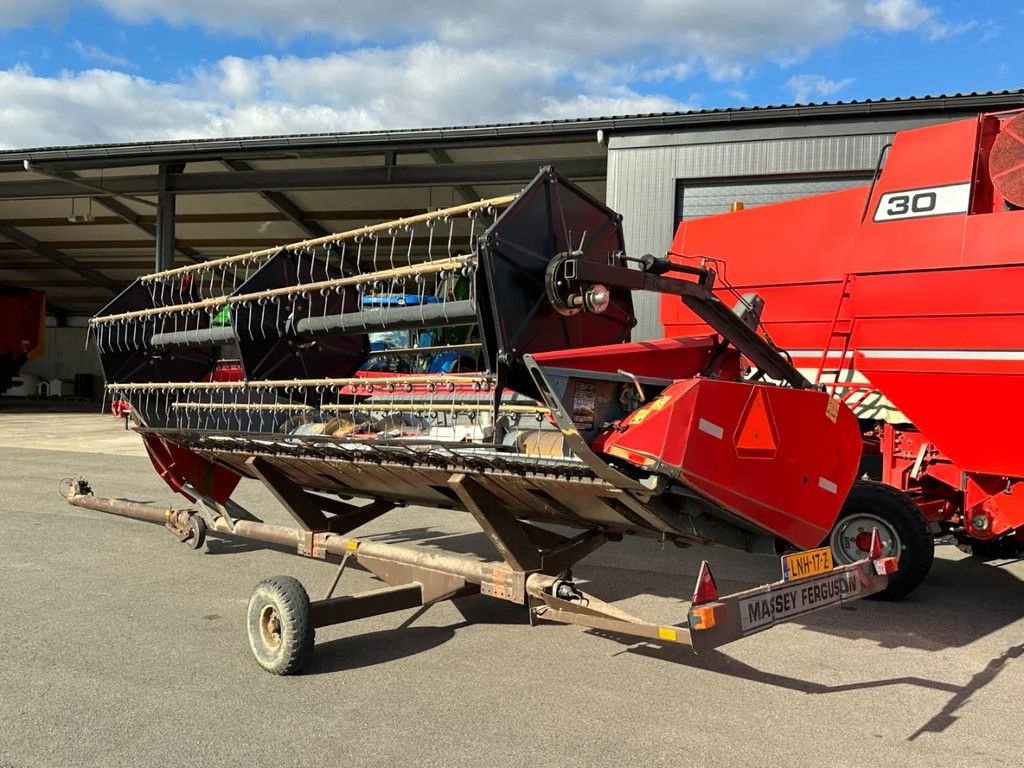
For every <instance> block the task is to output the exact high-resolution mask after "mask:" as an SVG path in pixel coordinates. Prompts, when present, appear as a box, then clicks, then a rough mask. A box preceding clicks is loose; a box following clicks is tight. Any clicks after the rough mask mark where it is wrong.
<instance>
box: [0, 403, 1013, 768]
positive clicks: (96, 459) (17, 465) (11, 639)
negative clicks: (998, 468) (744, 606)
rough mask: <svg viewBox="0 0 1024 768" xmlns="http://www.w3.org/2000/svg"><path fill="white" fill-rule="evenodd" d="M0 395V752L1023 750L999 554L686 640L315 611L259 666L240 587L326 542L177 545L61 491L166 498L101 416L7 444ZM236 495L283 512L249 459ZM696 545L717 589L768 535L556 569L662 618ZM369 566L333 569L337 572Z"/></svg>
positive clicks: (947, 552) (471, 540) (307, 571)
mask: <svg viewBox="0 0 1024 768" xmlns="http://www.w3.org/2000/svg"><path fill="white" fill-rule="evenodd" d="M11 418H12V417H11V416H10V415H3V414H0V445H8V446H10V445H12V444H13V445H14V446H15V447H0V490H2V491H3V504H2V505H0V567H2V571H0V597H2V601H0V626H2V627H3V633H2V637H3V645H2V648H3V651H2V652H0V659H2V663H0V766H2V767H3V768H7V767H8V766H10V767H11V768H28V767H29V766H65V765H66V766H164V765H178V766H192V765H196V766H199V765H202V766H214V765H232V766H235V765H252V766H263V765H274V766H306V765H330V764H346V765H355V766H360V765H408V766H451V765H472V766H506V765H507V766H520V765H524V766H525V765H529V766H600V765H622V766H625V765H673V766H688V767H689V766H719V765H723V766H726V765H727V766H768V765H772V766H775V765H780V766H782V765H784V766H793V768H797V767H799V766H821V765H828V766H868V765H872V766H875V765H893V766H915V765H922V766H930V767H933V768H934V767H935V766H947V765H948V766H964V765H982V764H984V765H989V766H1019V765H1022V762H1024V761H1022V758H1021V749H1020V747H1019V745H1018V743H1017V739H1018V736H1017V734H1018V733H1019V732H1020V730H1021V728H1020V726H1021V718H1022V716H1021V714H1020V707H1019V698H1020V691H1021V690H1022V685H1024V659H1021V658H1020V657H1021V655H1022V654H1024V634H1022V629H1024V620H1022V617H1024V581H1022V579H1024V563H1022V562H1010V563H1007V562H996V563H987V564H982V563H979V562H977V561H975V560H973V559H970V558H967V557H965V556H963V555H962V554H961V553H959V552H958V551H956V550H955V549H954V548H952V547H948V546H946V547H940V550H939V554H938V557H937V561H936V565H935V569H934V571H933V573H932V574H931V576H930V578H929V579H928V581H927V582H926V584H925V585H924V586H923V587H922V588H921V589H919V590H918V592H917V593H915V595H914V596H913V597H912V598H911V599H909V600H907V601H905V602H903V603H877V602H867V601H861V602H858V603H856V604H854V605H852V606H850V607H848V608H846V609H841V610H831V611H826V612H823V613H819V614H815V615H812V616H809V617H805V618H804V619H802V620H800V621H797V622H794V623H791V624H788V625H785V626H783V627H780V628H777V629H774V630H772V631H769V632H765V633H762V634H760V635H758V636H755V637H752V638H748V639H746V640H743V641H740V642H738V643H735V644H732V645H729V646H726V647H724V648H723V649H721V651H719V652H714V653H709V654H706V655H702V656H693V655H692V654H691V653H689V652H688V651H686V650H685V649H683V648H680V647H677V646H664V647H662V646H660V645H658V644H657V643H650V642H638V641H636V640H635V639H631V638H623V637H617V636H607V635H604V634H602V633H599V632H593V631H585V630H581V629H578V628H573V627H565V626H560V625H549V624H545V625H541V626H539V627H535V628H531V627H529V626H528V625H527V623H526V616H525V613H524V610H523V609H521V608H519V607H517V606H514V605H511V604H505V603H501V602H498V601H495V600H491V599H488V598H484V597H479V596H477V597H472V598H466V599H463V600H461V601H458V602H456V603H446V604H441V605H438V606H434V607H431V608H429V609H427V610H425V611H413V610H409V611H403V612H401V613H399V614H393V615H389V616H381V617H375V618H370V619H364V620H362V621H359V622H355V623H352V624H349V625H343V626H340V627H331V628H327V629H324V630H321V631H320V632H318V637H317V640H318V646H317V650H316V654H315V659H314V665H313V669H312V671H311V673H310V674H307V675H304V676H301V677H296V678H287V679H285V678H276V677H273V676H271V675H268V674H266V673H264V672H263V671H261V670H260V669H259V668H258V667H257V666H256V664H255V662H253V661H252V659H251V658H250V655H249V650H248V648H247V645H246V639H245V633H244V629H243V617H244V613H245V607H246V603H247V600H248V597H249V594H250V592H251V591H252V588H253V586H254V585H255V584H256V583H257V582H258V581H259V580H260V579H261V578H263V577H266V576H270V575H274V574H278V573H283V574H291V575H294V576H296V577H298V578H300V579H301V580H302V581H303V583H304V584H305V585H306V587H307V589H308V590H309V591H310V592H311V594H313V595H314V596H316V595H319V594H320V593H322V592H323V591H324V590H325V589H326V588H327V586H328V584H329V582H330V580H331V577H332V576H333V569H332V567H331V566H329V565H325V564H323V563H317V562H311V561H308V560H305V559H301V558H297V557H294V556H291V555H287V554H283V553H280V552H276V551H269V550H259V549H253V548H251V547H250V546H249V545H247V544H240V543H238V542H234V541H229V540H225V539H211V541H210V543H209V544H208V547H207V550H206V551H204V552H192V551H190V550H188V549H187V548H185V547H184V546H181V545H178V544H176V543H175V542H174V540H173V538H172V537H171V535H170V534H169V533H168V532H166V531H164V530H162V529H161V528H160V527H158V526H155V525H149V524H145V523H141V522H135V521H130V520H124V519H121V518H116V517H112V516H107V515H103V514H100V513H93V512H90V511H87V510H81V509H75V508H71V507H69V506H67V505H66V503H65V502H64V501H63V500H62V499H61V498H60V497H59V495H58V493H57V483H58V481H59V479H60V478H61V477H65V476H77V475H80V474H84V475H86V476H87V477H88V478H89V480H90V481H91V482H92V484H93V487H94V489H95V490H96V492H97V493H98V494H100V495H112V496H123V497H126V498H133V499H137V500H143V501H149V500H151V501H156V502H158V503H175V502H174V500H173V499H172V497H171V495H170V494H169V492H168V491H167V490H166V488H164V487H163V485H162V484H161V482H160V481H159V479H158V478H157V477H156V475H155V474H154V473H153V471H152V469H151V468H150V467H149V464H148V461H147V460H146V459H145V458H142V457H141V456H137V455H135V456H133V455H123V454H122V451H124V452H127V451H128V448H129V443H128V441H127V439H126V438H125V437H124V436H123V435H120V434H119V435H116V436H115V434H114V432H115V431H116V430H118V429H120V426H119V424H118V423H117V422H116V421H115V420H113V419H110V420H109V422H107V423H104V422H94V423H92V424H91V425H88V428H86V427H83V435H81V437H82V439H83V440H84V441H85V442H86V443H87V444H89V445H92V446H96V445H97V444H98V443H97V437H98V438H99V442H100V443H103V441H107V440H109V441H110V443H109V445H110V446H112V447H111V448H110V449H111V450H112V451H114V452H116V453H118V454H121V455H110V454H104V453H81V452H73V451H71V450H56V449H59V448H67V447H69V446H70V447H74V445H76V444H74V443H70V442H65V443H64V444H63V445H47V447H46V448H45V449H41V448H42V444H44V443H46V442H47V441H48V440H50V436H51V435H57V434H61V435H66V433H67V431H68V430H69V429H71V428H72V427H71V426H70V425H69V423H68V422H62V423H61V424H60V425H59V426H45V425H44V426H43V428H42V433H43V434H45V435H47V437H46V438H45V439H44V438H40V439H38V440H36V441H35V442H34V446H35V447H26V446H27V444H28V441H29V439H30V438H31V437H32V431H33V429H34V427H33V426H32V425H28V426H27V427H26V425H25V424H23V423H21V422H17V423H15V422H12V421H10V419H11ZM19 418H20V417H19ZM104 418H107V417H104ZM39 423H40V422H39V421H38V420H37V421H36V422H35V425H36V426H39ZM108 428H109V429H108ZM88 430H92V431H93V432H94V433H96V434H91V435H90V434H85V432H88ZM18 435H21V436H20V437H18ZM131 439H132V440H134V439H135V438H131ZM239 500H240V501H242V502H243V503H245V504H247V505H249V506H251V507H252V508H253V509H254V511H257V512H258V513H259V514H261V515H265V516H266V517H267V519H269V520H271V521H279V522H285V521H284V520H283V518H282V514H281V512H280V510H279V509H278V508H276V507H275V506H274V504H273V503H272V501H271V499H270V498H269V496H268V495H267V494H265V493H264V492H263V491H262V490H261V489H260V488H259V487H257V486H255V485H253V484H251V483H249V484H243V487H242V489H241V493H240V499H239ZM360 533H361V535H373V536H379V537H382V538H383V539H386V540H388V541H392V542H406V541H411V542H417V543H418V545H422V546H435V547H440V548H445V549H451V550H455V551H463V552H470V553H476V554H479V555H480V556H482V557H486V558H492V557H493V553H492V552H491V550H489V547H488V543H487V541H486V540H485V539H484V537H483V536H482V535H480V534H479V533H477V532H475V531H474V529H473V526H472V525H471V521H470V518H469V516H468V515H465V514H461V513H457V512H445V511H436V510H423V509H416V508H412V509H406V510H398V511H396V512H395V513H392V514H390V515H386V516H384V517H383V518H380V519H379V520H377V521H375V522H374V523H373V524H372V525H370V526H367V527H366V528H365V529H363V530H362V531H361V532H360ZM704 557H707V558H708V559H710V560H711V562H712V564H713V566H714V569H715V574H716V576H717V578H718V581H719V586H720V588H722V589H725V590H732V589H736V588H740V587H743V586H748V585H751V584H754V583H759V582H762V581H766V580H771V579H774V578H777V563H776V562H773V561H772V560H771V559H770V558H769V559H765V558H758V557H754V556H749V555H743V554H740V553H734V552H730V551H728V550H723V549H714V550H710V549H693V550H688V551H683V550H679V549H677V548H676V547H668V548H662V547H661V546H660V545H659V544H658V543H656V542H648V541H638V540H630V541H625V542H622V543H620V544H612V545H609V546H607V547H605V548H604V549H602V550H600V551H598V552H597V553H595V554H594V555H592V556H591V557H590V558H588V559H587V560H586V561H585V562H584V564H583V565H581V566H580V567H579V568H577V575H578V576H581V577H583V578H585V579H587V580H589V581H590V582H591V584H590V585H589V587H588V589H589V590H590V591H592V592H593V593H595V594H597V595H599V596H601V597H604V598H607V599H612V600H616V601H619V604H620V605H621V606H622V607H624V608H626V609H627V610H630V611H631V612H634V613H636V614H639V615H642V616H646V617H650V618H651V619H655V620H660V621H665V622H676V621H679V620H680V619H681V618H682V616H683V615H684V613H685V609H686V603H685V600H686V597H687V595H688V593H689V592H690V591H691V590H692V586H693V581H694V579H695V577H696V573H697V567H698V565H699V562H700V560H701V559H702V558H704ZM376 585H379V584H378V583H377V582H375V581H374V580H373V579H372V578H371V577H370V576H369V575H367V574H366V573H363V572H360V571H354V572H349V573H346V575H345V577H344V579H343V580H342V585H341V589H342V590H344V591H353V592H354V591H359V590H363V589H367V588H372V587H374V586H376Z"/></svg>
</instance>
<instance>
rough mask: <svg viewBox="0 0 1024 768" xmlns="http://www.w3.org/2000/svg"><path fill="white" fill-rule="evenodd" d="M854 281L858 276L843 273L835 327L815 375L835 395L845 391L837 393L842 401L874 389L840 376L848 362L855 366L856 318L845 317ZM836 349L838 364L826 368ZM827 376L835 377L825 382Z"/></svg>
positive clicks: (869, 385) (816, 379)
mask: <svg viewBox="0 0 1024 768" xmlns="http://www.w3.org/2000/svg"><path fill="white" fill-rule="evenodd" d="M855 280H856V276H855V275H852V274H850V273H849V272H847V273H846V274H845V275H844V276H843V285H842V290H841V291H840V294H839V301H838V302H836V312H835V315H834V316H833V317H832V326H831V328H830V329H829V335H828V340H827V341H826V342H825V349H824V350H822V353H821V362H819V363H818V372H817V374H816V375H815V377H814V383H815V384H817V385H818V386H822V387H824V388H825V389H826V390H827V391H829V392H831V393H832V394H833V395H837V394H838V391H839V390H843V392H842V394H841V395H838V397H839V401H840V402H842V403H845V402H846V401H847V400H849V399H850V398H851V397H852V396H853V395H854V393H856V392H862V391H863V390H871V389H874V387H873V386H872V385H871V384H868V383H854V382H852V381H851V382H842V381H839V375H840V374H841V373H842V372H843V370H845V369H846V365H847V362H848V361H849V362H850V363H851V368H852V360H853V350H852V349H851V347H850V339H851V338H852V337H853V320H852V319H844V318H843V317H842V315H843V309H844V308H845V307H846V306H847V302H848V301H849V300H850V298H852V296H853V284H854V282H855ZM836 349H839V350H840V351H839V360H838V361H837V362H836V363H835V367H834V368H827V367H826V366H827V365H828V364H829V362H828V358H829V355H830V354H831V353H832V352H833V351H835V350H836ZM825 376H830V377H832V379H833V380H832V381H826V382H822V380H821V379H822V377H825Z"/></svg>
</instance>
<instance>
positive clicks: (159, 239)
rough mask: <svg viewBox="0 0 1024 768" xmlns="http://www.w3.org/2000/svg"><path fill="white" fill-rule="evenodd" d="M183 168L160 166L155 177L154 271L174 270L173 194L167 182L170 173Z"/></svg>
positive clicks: (177, 171) (178, 171) (179, 171)
mask: <svg viewBox="0 0 1024 768" xmlns="http://www.w3.org/2000/svg"><path fill="white" fill-rule="evenodd" d="M183 168H184V167H183V166H180V165H178V166H167V165H161V166H160V173H159V174H158V175H157V184H158V186H157V209H156V271H157V272H160V271H162V270H165V269H173V268H174V250H175V249H174V209H175V197H174V192H172V191H171V189H170V184H169V183H168V180H169V179H170V177H171V174H172V173H181V171H182V170H183Z"/></svg>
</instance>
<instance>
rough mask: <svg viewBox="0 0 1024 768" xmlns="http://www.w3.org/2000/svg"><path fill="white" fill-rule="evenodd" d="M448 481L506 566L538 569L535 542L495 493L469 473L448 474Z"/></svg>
mask: <svg viewBox="0 0 1024 768" xmlns="http://www.w3.org/2000/svg"><path fill="white" fill-rule="evenodd" d="M448 483H449V485H451V487H452V489H453V490H454V491H455V493H456V494H457V495H458V497H459V499H460V500H461V501H462V503H463V505H464V506H465V507H466V509H467V510H468V511H469V513H470V514H471V515H473V517H474V518H476V521H477V523H478V524H479V525H480V527H481V528H483V529H484V533H485V534H487V538H489V539H490V540H491V543H492V544H494V547H495V549H497V550H498V554H500V555H501V557H502V559H503V560H504V561H505V562H506V563H508V565H509V567H510V568H514V569H515V570H517V571H537V570H540V568H541V565H542V560H541V554H540V551H539V550H538V549H537V545H536V544H534V543H533V542H532V541H531V540H530V537H529V536H528V535H527V533H526V531H525V530H524V529H523V527H522V525H521V524H520V522H519V521H518V520H516V518H515V517H514V516H513V515H512V513H511V512H509V511H508V510H507V509H506V508H505V505H504V504H502V502H501V500H500V499H499V498H498V497H496V496H495V495H494V494H492V493H491V492H490V491H489V490H487V489H486V488H484V487H483V486H482V485H480V483H479V482H477V481H476V480H475V479H474V478H472V477H470V476H469V475H464V474H461V473H459V474H455V475H452V477H451V479H450V480H449V481H448Z"/></svg>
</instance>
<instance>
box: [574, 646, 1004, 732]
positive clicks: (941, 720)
mask: <svg viewBox="0 0 1024 768" xmlns="http://www.w3.org/2000/svg"><path fill="white" fill-rule="evenodd" d="M587 631H588V632H589V633H591V634H594V635H597V636H599V637H606V638H608V639H610V640H614V641H615V642H617V643H621V644H622V645H624V646H626V647H625V648H624V649H623V650H622V651H621V653H633V654H637V655H640V656H644V657H647V658H650V659H657V660H659V661H665V662H669V663H671V664H677V665H680V666H684V667H693V668H696V669H701V670H704V671H708V672H715V673H718V674H721V675H728V676H729V677H734V678H738V679H742V680H749V681H751V682H755V683H761V684H763V685H770V686H772V687H775V688H782V689H785V690H789V691H797V692H799V693H806V694H812V695H825V694H835V693H844V692H846V691H859V690H868V689H872V688H879V689H883V688H898V687H899V686H904V685H909V686H915V687H918V688H926V689H930V690H934V691H941V692H943V693H948V694H950V698H949V701H947V702H946V704H944V705H943V707H942V708H941V709H940V710H939V711H938V712H937V713H935V714H934V715H933V716H932V717H930V718H929V719H928V720H927V721H925V722H924V723H923V724H922V725H921V726H920V727H918V728H917V730H915V731H914V732H913V733H910V734H908V736H907V740H908V741H913V740H915V739H917V738H919V737H920V736H921V735H922V734H925V733H941V732H942V731H944V730H946V729H947V728H949V727H950V726H951V725H953V723H955V722H956V720H957V715H956V713H957V711H958V710H960V709H962V708H963V707H964V706H965V705H967V704H968V703H969V702H970V700H971V697H972V696H974V694H976V693H977V692H978V691H980V690H981V689H983V688H984V687H985V686H986V685H988V684H989V683H991V682H992V681H993V680H994V679H995V678H996V677H997V676H998V675H999V673H1000V672H1002V671H1003V670H1004V669H1006V667H1007V666H1008V664H1009V663H1010V661H1012V660H1014V659H1018V658H1020V657H1021V656H1024V643H1022V644H1019V645H1014V646H1011V647H1010V648H1007V649H1006V650H1005V651H1003V652H1002V653H1001V654H999V655H998V656H996V657H995V658H993V659H991V660H990V661H989V662H988V664H986V665H985V667H984V668H983V669H981V670H979V671H978V672H977V673H976V674H975V675H973V676H972V677H971V679H970V680H968V681H967V682H966V683H965V684H963V685H956V684H955V683H947V682H945V681H942V680H932V679H929V678H925V677H919V676H916V675H904V676H900V677H890V678H880V679H876V680H864V681H861V682H857V683H844V684H841V685H828V684H825V683H819V682H816V681H814V680H803V679H801V678H798V677H791V676H788V675H781V674H778V673H775V672H765V671H764V670H761V669H758V668H757V667H754V666H752V665H750V664H746V663H744V662H742V661H738V660H736V659H734V658H732V657H730V656H727V655H726V654H724V653H721V652H720V651H716V650H712V651H705V652H703V653H701V654H700V655H697V654H695V653H694V652H693V651H692V650H691V649H690V648H689V647H687V646H683V645H676V644H668V643H666V644H663V645H662V644H658V643H654V642H651V641H647V640H640V641H638V640H637V638H635V637H629V636H625V635H620V634H616V633H612V632H602V631H599V630H587ZM898 695H899V691H898V690H897V691H894V696H893V697H892V698H889V699H888V700H890V701H893V700H896V699H895V697H896V696H898Z"/></svg>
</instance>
